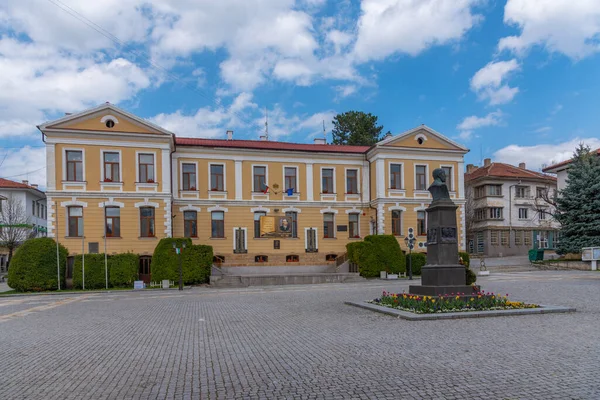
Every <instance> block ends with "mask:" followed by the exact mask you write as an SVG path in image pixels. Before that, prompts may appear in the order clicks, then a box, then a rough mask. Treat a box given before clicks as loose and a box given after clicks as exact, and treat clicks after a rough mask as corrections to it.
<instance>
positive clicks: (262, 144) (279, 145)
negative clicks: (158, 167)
mask: <svg viewBox="0 0 600 400" xmlns="http://www.w3.org/2000/svg"><path fill="white" fill-rule="evenodd" d="M175 143H176V144H177V145H178V146H203V147H230V148H238V149H257V150H292V151H315V152H324V153H353V154H363V153H365V152H367V150H369V149H370V148H371V147H370V146H340V145H335V144H308V143H289V142H273V141H267V140H226V139H201V138H185V137H176V138H175Z"/></svg>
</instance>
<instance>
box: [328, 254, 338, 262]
mask: <svg viewBox="0 0 600 400" xmlns="http://www.w3.org/2000/svg"><path fill="white" fill-rule="evenodd" d="M336 258H337V254H327V255H326V256H325V261H335V259H336Z"/></svg>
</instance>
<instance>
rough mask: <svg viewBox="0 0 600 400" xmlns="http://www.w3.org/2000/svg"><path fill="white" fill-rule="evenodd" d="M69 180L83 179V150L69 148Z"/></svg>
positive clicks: (79, 180) (67, 155) (80, 180)
mask: <svg viewBox="0 0 600 400" xmlns="http://www.w3.org/2000/svg"><path fill="white" fill-rule="evenodd" d="M66 153H67V154H66V157H67V181H72V182H82V181H83V152H81V151H73V150H67V152H66Z"/></svg>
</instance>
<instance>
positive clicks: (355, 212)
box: [333, 209, 362, 239]
mask: <svg viewBox="0 0 600 400" xmlns="http://www.w3.org/2000/svg"><path fill="white" fill-rule="evenodd" d="M346 214H348V239H360V238H362V236H361V234H360V210H355V209H352V210H346ZM350 215H358V222H357V223H358V238H355V237H351V236H350ZM333 222H334V227H335V214H334V217H333ZM334 230H335V231H337V229H334ZM336 237H337V236H336Z"/></svg>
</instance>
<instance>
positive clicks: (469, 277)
mask: <svg viewBox="0 0 600 400" xmlns="http://www.w3.org/2000/svg"><path fill="white" fill-rule="evenodd" d="M458 256H459V257H460V258H461V259H462V261H463V264H464V266H465V278H466V282H467V285H472V284H474V283H475V282H476V281H477V274H475V272H473V271H472V270H471V268H470V266H471V257H470V256H469V253H463V252H460V253H458Z"/></svg>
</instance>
